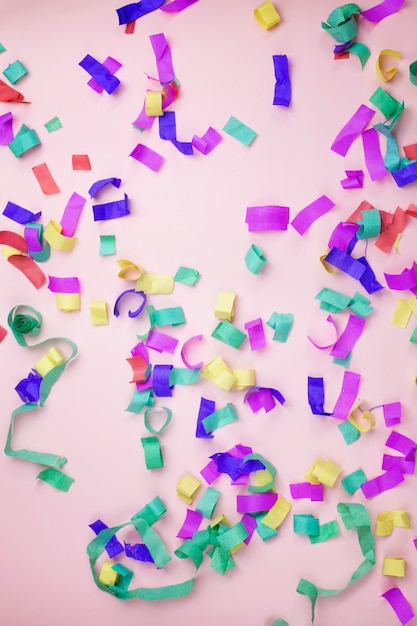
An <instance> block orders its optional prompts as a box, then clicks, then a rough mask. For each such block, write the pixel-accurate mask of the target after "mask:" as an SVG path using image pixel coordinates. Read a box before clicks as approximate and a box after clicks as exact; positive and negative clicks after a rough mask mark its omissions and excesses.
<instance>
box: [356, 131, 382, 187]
mask: <svg viewBox="0 0 417 626" xmlns="http://www.w3.org/2000/svg"><path fill="white" fill-rule="evenodd" d="M362 143H363V151H364V154H365V163H366V167H367V168H368V172H369V176H370V177H371V180H380V179H381V178H384V176H386V175H387V174H388V171H387V168H386V167H385V165H384V160H383V158H382V154H381V149H380V147H379V134H378V132H377V131H376V130H375V128H369V129H368V130H365V131H364V132H363V133H362Z"/></svg>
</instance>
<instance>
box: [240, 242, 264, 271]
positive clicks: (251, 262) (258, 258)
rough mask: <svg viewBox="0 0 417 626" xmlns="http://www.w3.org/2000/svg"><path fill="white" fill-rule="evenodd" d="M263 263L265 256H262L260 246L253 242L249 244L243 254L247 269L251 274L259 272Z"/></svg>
mask: <svg viewBox="0 0 417 626" xmlns="http://www.w3.org/2000/svg"><path fill="white" fill-rule="evenodd" d="M265 263H266V257H264V255H263V253H262V250H261V249H260V247H259V246H257V245H255V244H253V245H251V247H250V248H249V250H248V251H247V253H246V255H245V264H246V267H247V268H248V270H249V271H250V272H252V274H259V272H260V271H261V269H262V268H263V266H264V265H265Z"/></svg>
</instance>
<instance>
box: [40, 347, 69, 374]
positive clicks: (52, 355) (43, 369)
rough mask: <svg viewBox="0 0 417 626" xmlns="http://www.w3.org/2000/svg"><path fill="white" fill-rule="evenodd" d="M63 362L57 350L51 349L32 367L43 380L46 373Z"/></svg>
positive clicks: (62, 357)
mask: <svg viewBox="0 0 417 626" xmlns="http://www.w3.org/2000/svg"><path fill="white" fill-rule="evenodd" d="M64 361H65V359H64V356H63V355H62V353H61V352H60V351H59V350H58V348H51V349H50V350H48V352H47V353H46V354H45V356H43V357H42V358H41V359H39V361H37V362H36V363H35V365H34V366H33V367H34V369H35V370H36V371H37V372H38V374H39V375H40V376H42V378H44V377H45V376H46V374H47V373H48V372H50V371H51V370H52V369H53V368H54V367H56V366H57V365H61V363H63V362H64Z"/></svg>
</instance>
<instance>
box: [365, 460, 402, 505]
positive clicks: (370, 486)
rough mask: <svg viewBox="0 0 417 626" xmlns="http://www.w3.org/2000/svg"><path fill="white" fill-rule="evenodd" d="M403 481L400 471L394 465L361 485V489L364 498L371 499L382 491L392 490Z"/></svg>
mask: <svg viewBox="0 0 417 626" xmlns="http://www.w3.org/2000/svg"><path fill="white" fill-rule="evenodd" d="M403 481H404V476H403V473H402V471H401V470H400V468H399V467H398V466H397V465H394V466H393V467H392V468H391V469H389V470H387V471H386V472H385V473H384V474H381V475H380V476H376V477H375V478H371V480H367V481H366V483H362V485H361V489H362V493H363V495H364V496H365V498H373V497H374V496H377V495H378V494H380V493H382V492H383V491H388V490H389V489H393V488H394V487H396V486H397V485H399V484H400V483H402V482H403Z"/></svg>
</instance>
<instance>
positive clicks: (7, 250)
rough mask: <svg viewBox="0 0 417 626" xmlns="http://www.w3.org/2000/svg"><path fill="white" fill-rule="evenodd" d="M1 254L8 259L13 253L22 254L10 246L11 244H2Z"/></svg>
mask: <svg viewBox="0 0 417 626" xmlns="http://www.w3.org/2000/svg"><path fill="white" fill-rule="evenodd" d="M1 253H2V255H3V256H4V257H5V258H6V259H8V258H9V256H13V255H14V254H23V252H22V251H21V250H17V248H12V246H4V247H3V248H2V250H1Z"/></svg>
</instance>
